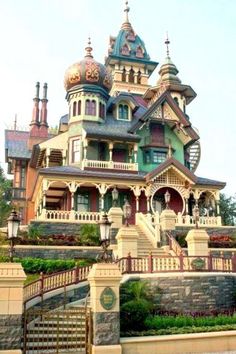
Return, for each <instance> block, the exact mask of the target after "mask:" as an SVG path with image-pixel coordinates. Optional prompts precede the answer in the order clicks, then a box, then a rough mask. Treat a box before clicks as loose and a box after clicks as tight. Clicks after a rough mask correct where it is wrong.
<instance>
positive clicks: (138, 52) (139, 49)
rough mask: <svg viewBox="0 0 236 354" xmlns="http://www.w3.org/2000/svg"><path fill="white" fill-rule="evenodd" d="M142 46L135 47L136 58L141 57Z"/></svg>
mask: <svg viewBox="0 0 236 354" xmlns="http://www.w3.org/2000/svg"><path fill="white" fill-rule="evenodd" d="M143 56H144V55H143V48H142V47H141V46H140V45H139V46H138V47H137V49H136V57H137V58H143Z"/></svg>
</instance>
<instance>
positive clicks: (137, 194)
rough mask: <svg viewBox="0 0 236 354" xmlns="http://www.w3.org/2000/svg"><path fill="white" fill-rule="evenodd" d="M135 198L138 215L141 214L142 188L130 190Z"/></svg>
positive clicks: (134, 187) (135, 187)
mask: <svg viewBox="0 0 236 354" xmlns="http://www.w3.org/2000/svg"><path fill="white" fill-rule="evenodd" d="M130 189H131V190H132V191H133V193H134V196H135V200H136V213H139V197H140V195H141V191H142V188H141V187H140V186H133V187H131V188H130Z"/></svg>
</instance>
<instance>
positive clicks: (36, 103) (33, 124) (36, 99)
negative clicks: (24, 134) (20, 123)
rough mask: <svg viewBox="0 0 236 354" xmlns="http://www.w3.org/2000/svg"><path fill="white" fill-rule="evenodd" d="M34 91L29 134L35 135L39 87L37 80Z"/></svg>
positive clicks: (37, 123) (37, 124) (37, 118)
mask: <svg viewBox="0 0 236 354" xmlns="http://www.w3.org/2000/svg"><path fill="white" fill-rule="evenodd" d="M35 87H36V92H35V97H34V98H33V102H34V107H33V113H32V120H31V123H30V126H31V128H30V135H32V136H35V135H37V132H38V127H39V101H40V99H39V88H40V84H39V82H36V86H35Z"/></svg>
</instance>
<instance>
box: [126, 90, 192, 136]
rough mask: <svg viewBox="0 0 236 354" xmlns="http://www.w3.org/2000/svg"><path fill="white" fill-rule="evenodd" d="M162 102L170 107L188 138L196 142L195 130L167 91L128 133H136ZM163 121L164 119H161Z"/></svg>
mask: <svg viewBox="0 0 236 354" xmlns="http://www.w3.org/2000/svg"><path fill="white" fill-rule="evenodd" d="M164 102H167V103H168V105H169V106H170V107H171V109H172V110H173V111H174V112H175V114H176V115H177V116H178V117H179V119H180V122H181V124H182V125H183V127H184V129H186V130H187V133H188V134H189V136H190V137H191V138H192V140H198V139H199V136H198V134H197V133H196V132H195V130H194V129H193V128H192V126H191V123H190V122H189V120H188V119H187V116H186V115H185V114H184V112H183V111H182V110H181V109H180V108H179V106H178V105H177V103H176V102H175V100H174V99H173V98H172V96H171V95H170V93H169V92H168V91H165V92H164V93H163V94H162V95H161V96H160V97H159V98H158V99H157V100H156V102H154V103H153V105H152V106H151V107H150V108H149V109H148V110H147V111H146V112H145V113H144V115H143V116H142V117H140V118H139V120H138V121H137V122H136V123H134V124H133V125H132V126H131V127H130V129H129V132H130V133H134V132H136V131H137V130H138V129H139V128H140V127H141V126H142V125H143V124H144V123H146V122H147V121H148V120H149V119H150V116H151V115H152V113H154V111H155V110H156V109H157V108H158V107H159V106H162V105H163V103H164ZM163 119H164V117H163Z"/></svg>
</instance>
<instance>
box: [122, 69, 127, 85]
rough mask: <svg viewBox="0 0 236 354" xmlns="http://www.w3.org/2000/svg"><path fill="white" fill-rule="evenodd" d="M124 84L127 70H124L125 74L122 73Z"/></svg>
mask: <svg viewBox="0 0 236 354" xmlns="http://www.w3.org/2000/svg"><path fill="white" fill-rule="evenodd" d="M121 80H122V81H123V82H126V70H125V68H124V69H123V72H122V79H121Z"/></svg>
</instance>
